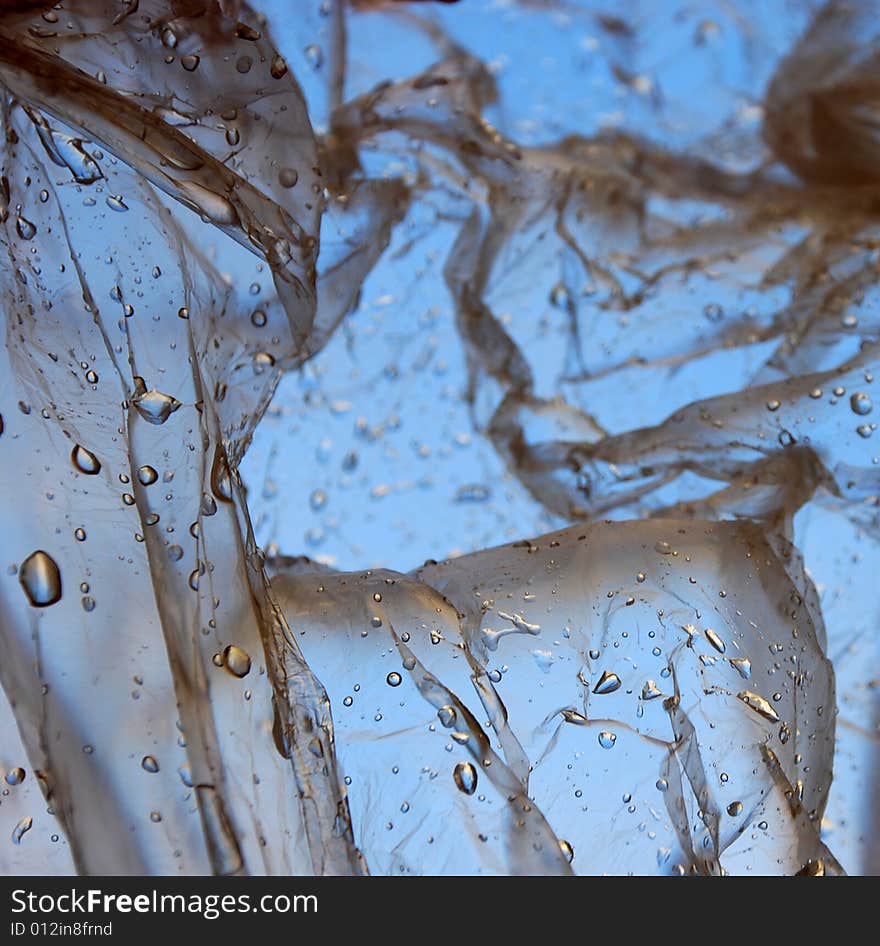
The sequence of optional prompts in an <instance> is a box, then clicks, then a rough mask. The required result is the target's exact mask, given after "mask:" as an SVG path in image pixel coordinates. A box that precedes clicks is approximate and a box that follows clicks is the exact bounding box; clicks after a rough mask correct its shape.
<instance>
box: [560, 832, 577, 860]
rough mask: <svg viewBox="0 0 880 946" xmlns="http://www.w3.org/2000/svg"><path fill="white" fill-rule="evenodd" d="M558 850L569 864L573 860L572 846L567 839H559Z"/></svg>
mask: <svg viewBox="0 0 880 946" xmlns="http://www.w3.org/2000/svg"><path fill="white" fill-rule="evenodd" d="M559 850H560V851H562V856H563V857H564V858H565V859H566V860H567V861H568V863H569V864H570V863H571V862H572V861H573V860H574V848H573V847H572V846H571V845H570V844H569V843H568V841H565V840H563V839H562V838H560V839H559Z"/></svg>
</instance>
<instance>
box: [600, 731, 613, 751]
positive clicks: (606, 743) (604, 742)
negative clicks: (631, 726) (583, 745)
mask: <svg viewBox="0 0 880 946" xmlns="http://www.w3.org/2000/svg"><path fill="white" fill-rule="evenodd" d="M615 742H617V733H613V732H609V731H608V730H607V729H603V730H602V732H600V733H599V745H600V746H601V747H602V748H603V749H613V748H614V743H615Z"/></svg>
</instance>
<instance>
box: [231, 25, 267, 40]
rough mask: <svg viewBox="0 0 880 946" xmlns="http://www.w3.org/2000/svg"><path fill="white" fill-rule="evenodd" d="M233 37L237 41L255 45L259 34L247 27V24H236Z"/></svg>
mask: <svg viewBox="0 0 880 946" xmlns="http://www.w3.org/2000/svg"><path fill="white" fill-rule="evenodd" d="M235 35H236V36H237V37H238V38H239V39H246V40H247V41H248V42H250V43H256V42H257V40H258V39H259V38H260V36H261V33H260V31H259V30H255V29H254V28H253V27H252V26H248V25H247V23H238V24H237V25H236V27H235Z"/></svg>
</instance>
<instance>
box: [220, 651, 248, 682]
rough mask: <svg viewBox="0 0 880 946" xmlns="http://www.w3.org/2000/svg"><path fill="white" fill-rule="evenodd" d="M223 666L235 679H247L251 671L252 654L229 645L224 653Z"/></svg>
mask: <svg viewBox="0 0 880 946" xmlns="http://www.w3.org/2000/svg"><path fill="white" fill-rule="evenodd" d="M223 666H224V667H226V669H227V670H228V671H229V672H230V673H231V674H232V675H233V676H234V677H246V676H247V675H248V674H249V673H250V670H251V657H250V654H249V653H248V652H247V651H246V650H242V648H241V647H238V646H236V645H235V644H229V646H228V647H227V648H226V649H225V650H224V651H223Z"/></svg>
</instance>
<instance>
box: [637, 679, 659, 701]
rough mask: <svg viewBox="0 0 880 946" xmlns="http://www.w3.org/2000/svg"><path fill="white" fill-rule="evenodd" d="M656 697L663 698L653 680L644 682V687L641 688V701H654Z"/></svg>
mask: <svg viewBox="0 0 880 946" xmlns="http://www.w3.org/2000/svg"><path fill="white" fill-rule="evenodd" d="M658 696H663V693H662V692H661V690H660V688H659V687H658V686H657V684H656V683H655V682H654V681H653V680H646V681H645V685H644V686H643V687H642V699H643V700H656V699H657V697H658Z"/></svg>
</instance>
